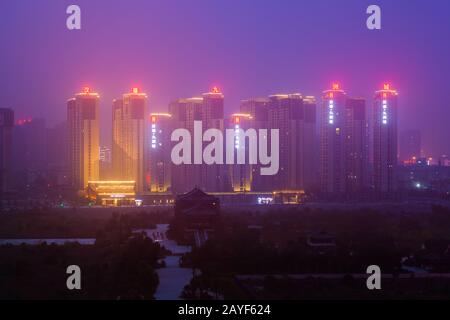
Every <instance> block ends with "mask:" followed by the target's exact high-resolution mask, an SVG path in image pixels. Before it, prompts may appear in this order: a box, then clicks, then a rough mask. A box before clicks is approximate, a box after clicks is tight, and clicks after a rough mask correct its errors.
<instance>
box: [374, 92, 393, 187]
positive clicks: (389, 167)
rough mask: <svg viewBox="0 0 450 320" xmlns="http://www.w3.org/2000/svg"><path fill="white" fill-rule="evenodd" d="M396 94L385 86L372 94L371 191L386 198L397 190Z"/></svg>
mask: <svg viewBox="0 0 450 320" xmlns="http://www.w3.org/2000/svg"><path fill="white" fill-rule="evenodd" d="M397 98H398V93H397V91H395V90H392V89H391V87H390V85H389V84H385V85H384V86H383V89H382V90H379V91H377V92H375V97H374V104H373V119H372V121H373V156H374V159H373V163H374V176H373V184H374V188H375V191H376V192H377V193H378V194H381V195H383V196H389V195H391V194H392V193H394V192H395V191H396V190H397V180H396V179H397V178H396V170H397V165H398V159H397V158H398V154H397V152H398V128H397V121H398V119H397V114H398V106H397Z"/></svg>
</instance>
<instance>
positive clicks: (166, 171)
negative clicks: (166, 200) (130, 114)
mask: <svg viewBox="0 0 450 320" xmlns="http://www.w3.org/2000/svg"><path fill="white" fill-rule="evenodd" d="M172 129H173V124H172V116H171V115H170V114H169V113H152V114H150V139H151V141H150V143H151V145H150V148H149V158H148V160H149V171H148V174H147V183H148V185H149V186H150V191H151V192H156V193H159V192H169V191H170V190H171V178H172V175H171V173H172V161H171V140H170V138H171V133H172Z"/></svg>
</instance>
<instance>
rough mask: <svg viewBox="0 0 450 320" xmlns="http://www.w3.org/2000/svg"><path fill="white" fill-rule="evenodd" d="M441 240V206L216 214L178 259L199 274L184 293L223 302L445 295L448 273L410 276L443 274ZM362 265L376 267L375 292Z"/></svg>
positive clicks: (449, 266)
mask: <svg viewBox="0 0 450 320" xmlns="http://www.w3.org/2000/svg"><path fill="white" fill-rule="evenodd" d="M449 245H450V210H449V209H447V208H442V207H434V208H433V210H432V212H431V213H429V212H427V213H408V212H398V213H394V214H393V213H381V212H375V211H371V210H360V211H351V212H349V211H347V212H344V211H322V210H302V209H289V210H280V211H276V212H275V211H274V212H271V213H266V214H258V213H250V212H249V213H240V214H233V215H226V214H224V215H223V216H222V225H221V227H220V228H219V229H218V230H216V233H215V235H214V237H211V239H210V240H208V241H207V242H206V243H205V245H204V246H202V247H200V248H195V249H194V250H193V251H192V252H191V253H189V254H186V255H185V256H184V257H183V264H184V265H185V266H186V267H190V268H193V269H194V270H197V271H200V272H197V274H201V275H198V276H197V277H195V278H194V279H193V280H192V282H191V284H190V285H188V286H187V287H186V288H185V292H184V294H185V297H188V298H215V297H219V298H220V297H224V298H225V299H239V298H262V299H264V298H271V299H308V298H311V299H313V298H339V299H341V298H450V279H449V278H448V277H446V276H444V275H443V276H437V277H434V276H432V278H426V279H424V280H420V279H418V276H417V277H416V276H415V275H413V274H412V273H411V270H414V271H415V272H420V273H421V274H425V277H427V276H430V274H434V275H436V274H440V273H450V248H449ZM370 265H378V266H379V267H380V268H381V272H382V273H383V276H384V277H385V279H384V280H383V283H384V289H383V290H381V291H376V292H371V291H369V290H368V289H367V286H366V279H367V277H366V270H367V267H368V266H370ZM324 274H327V275H328V276H324ZM318 275H319V276H318ZM320 275H322V276H320ZM330 275H331V276H330ZM361 275H363V277H361Z"/></svg>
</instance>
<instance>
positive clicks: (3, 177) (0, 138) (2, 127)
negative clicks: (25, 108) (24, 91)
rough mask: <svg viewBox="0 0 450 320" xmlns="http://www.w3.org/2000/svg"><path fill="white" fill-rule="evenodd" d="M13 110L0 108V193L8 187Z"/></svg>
mask: <svg viewBox="0 0 450 320" xmlns="http://www.w3.org/2000/svg"><path fill="white" fill-rule="evenodd" d="M13 127H14V111H13V110H11V109H6V108H0V195H1V194H2V193H5V192H7V191H8V190H9V189H10V177H11V159H12V149H11V142H12V129H13Z"/></svg>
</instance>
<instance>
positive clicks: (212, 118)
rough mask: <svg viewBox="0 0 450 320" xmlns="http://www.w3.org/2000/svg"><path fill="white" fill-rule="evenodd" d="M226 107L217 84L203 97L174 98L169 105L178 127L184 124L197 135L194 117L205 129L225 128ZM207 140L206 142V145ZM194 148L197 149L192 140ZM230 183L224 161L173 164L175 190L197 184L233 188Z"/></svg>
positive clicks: (214, 188)
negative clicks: (222, 163) (210, 163)
mask: <svg viewBox="0 0 450 320" xmlns="http://www.w3.org/2000/svg"><path fill="white" fill-rule="evenodd" d="M223 108H224V96H223V94H222V93H221V92H220V90H219V89H218V88H216V87H214V88H213V89H212V90H211V92H208V93H205V94H203V95H202V96H201V97H194V98H188V99H178V100H176V101H174V102H172V103H171V104H170V105H169V113H170V114H171V115H172V119H173V125H174V126H175V128H185V129H187V130H188V131H189V132H190V134H191V136H192V137H194V136H195V134H194V121H202V126H203V127H202V130H203V131H206V130H208V129H211V128H216V129H219V130H222V131H223V130H224V112H223ZM198 134H199V135H201V134H202V133H198ZM192 140H193V139H192ZM207 144H208V143H207V142H203V148H204V147H205V146H206V145H207ZM203 148H202V150H203ZM192 150H194V143H193V141H192ZM228 184H229V181H228V179H227V175H226V166H225V165H220V164H212V165H206V164H198V163H197V164H196V163H195V161H194V159H192V164H190V165H179V166H175V165H174V166H173V168H172V187H173V190H174V192H175V193H184V192H188V191H190V190H191V189H192V188H194V187H199V188H201V189H203V190H205V191H209V192H214V191H224V190H226V189H227V188H228V189H230V188H229V186H228Z"/></svg>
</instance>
